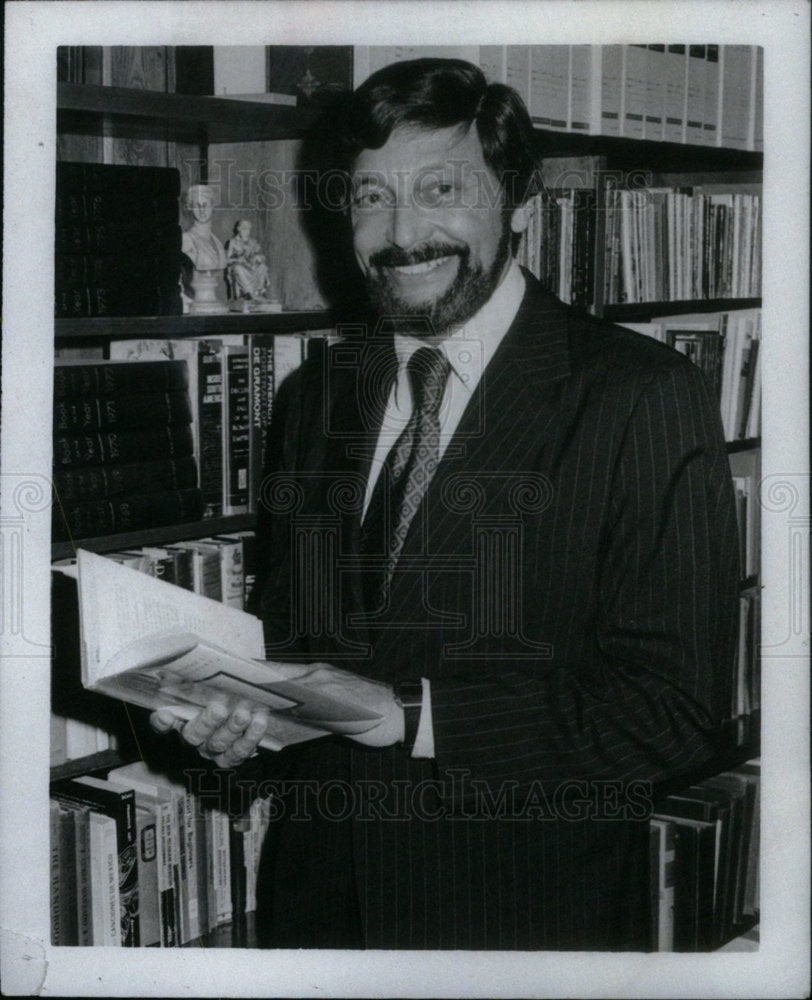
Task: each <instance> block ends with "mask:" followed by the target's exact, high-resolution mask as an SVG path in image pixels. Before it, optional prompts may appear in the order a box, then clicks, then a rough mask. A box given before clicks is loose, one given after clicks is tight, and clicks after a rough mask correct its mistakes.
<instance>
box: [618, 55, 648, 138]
mask: <svg viewBox="0 0 812 1000" xmlns="http://www.w3.org/2000/svg"><path fill="white" fill-rule="evenodd" d="M623 94H624V111H623V131H622V133H621V134H622V135H624V136H626V137H627V138H629V139H642V138H643V137H644V136H645V119H646V47H645V45H624V46H623Z"/></svg>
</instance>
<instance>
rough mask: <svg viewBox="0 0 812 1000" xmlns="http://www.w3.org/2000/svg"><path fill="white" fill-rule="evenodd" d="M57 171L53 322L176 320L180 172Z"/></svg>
mask: <svg viewBox="0 0 812 1000" xmlns="http://www.w3.org/2000/svg"><path fill="white" fill-rule="evenodd" d="M56 166H57V169H56V234H55V236H56V272H55V299H56V301H55V315H56V317H57V318H59V319H63V318H68V319H69V318H75V317H81V316H170V315H179V314H180V313H181V312H182V302H181V296H180V274H181V229H180V225H179V224H178V196H179V195H180V174H179V172H178V171H177V170H175V169H171V168H167V167H129V166H112V165H108V164H96V163H64V162H63V163H57V165H56Z"/></svg>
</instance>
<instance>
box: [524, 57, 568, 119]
mask: <svg viewBox="0 0 812 1000" xmlns="http://www.w3.org/2000/svg"><path fill="white" fill-rule="evenodd" d="M568 104H569V50H568V48H567V46H566V45H531V46H530V100H529V103H528V110H529V112H530V117H531V118H532V120H533V122H534V123H535V124H536V125H541V126H543V127H544V128H549V129H555V130H558V131H562V132H563V131H565V130H566V128H567V114H568Z"/></svg>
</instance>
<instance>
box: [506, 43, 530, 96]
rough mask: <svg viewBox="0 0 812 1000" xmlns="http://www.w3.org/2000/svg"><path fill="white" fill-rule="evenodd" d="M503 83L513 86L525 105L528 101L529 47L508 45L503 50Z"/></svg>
mask: <svg viewBox="0 0 812 1000" xmlns="http://www.w3.org/2000/svg"><path fill="white" fill-rule="evenodd" d="M505 83H506V84H507V85H508V87H513V89H514V90H515V91H516V93H517V94H518V95H519V97H521V99H522V101H523V102H524V104H525V106H527V104H528V103H529V101H530V48H529V46H527V45H508V46H507V49H506V52H505Z"/></svg>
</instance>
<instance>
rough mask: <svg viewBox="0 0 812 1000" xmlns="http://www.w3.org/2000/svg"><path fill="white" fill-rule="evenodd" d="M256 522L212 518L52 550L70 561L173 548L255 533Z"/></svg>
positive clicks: (59, 544)
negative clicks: (81, 553) (80, 552)
mask: <svg viewBox="0 0 812 1000" xmlns="http://www.w3.org/2000/svg"><path fill="white" fill-rule="evenodd" d="M256 519H257V515H256V514H235V515H233V516H232V517H212V518H208V519H207V520H204V521H192V522H191V523H187V524H169V525H165V526H163V527H158V528H144V529H143V530H142V531H128V532H125V533H123V534H120V535H100V536H98V537H96V538H81V539H78V540H74V541H73V542H55V543H54V544H53V545H52V546H51V559H52V560H56V559H69V558H71V557H72V556H74V555H75V554H76V549H87V550H88V551H89V552H113V551H115V550H116V549H131V548H134V547H136V546H141V545H171V544H172V543H173V542H182V541H184V540H185V539H187V538H205V537H207V536H208V535H222V534H223V533H224V532H229V531H251V530H253V529H254V527H255V526H256Z"/></svg>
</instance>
